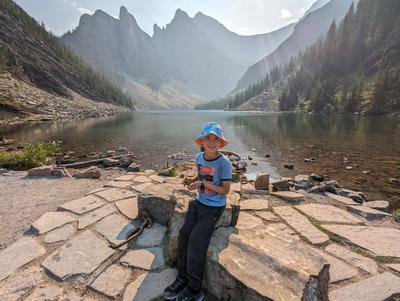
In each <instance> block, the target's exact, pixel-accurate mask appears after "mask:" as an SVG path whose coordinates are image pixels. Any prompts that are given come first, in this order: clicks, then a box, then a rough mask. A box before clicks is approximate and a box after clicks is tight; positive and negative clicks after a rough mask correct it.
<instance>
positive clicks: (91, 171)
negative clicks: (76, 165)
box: [74, 166, 101, 179]
mask: <svg viewBox="0 0 400 301" xmlns="http://www.w3.org/2000/svg"><path fill="white" fill-rule="evenodd" d="M100 176H101V172H100V168H98V167H96V166H91V167H89V168H87V169H85V170H82V171H77V172H76V173H75V174H74V177H75V178H77V179H99V178H100Z"/></svg>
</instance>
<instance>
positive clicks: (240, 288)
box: [205, 225, 329, 301]
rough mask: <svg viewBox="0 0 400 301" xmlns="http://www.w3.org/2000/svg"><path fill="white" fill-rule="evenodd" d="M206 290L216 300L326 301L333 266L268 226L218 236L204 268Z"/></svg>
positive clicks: (224, 231)
mask: <svg viewBox="0 0 400 301" xmlns="http://www.w3.org/2000/svg"><path fill="white" fill-rule="evenodd" d="M205 280H206V284H207V289H208V290H209V291H210V292H211V294H213V295H214V296H216V298H218V300H237V301H261V300H276V301H294V300H318V301H319V300H321V301H322V300H328V299H327V296H328V284H329V265H328V263H327V262H326V261H325V259H324V258H323V257H321V256H320V255H319V254H318V253H316V252H315V251H314V250H312V249H311V248H309V247H307V246H306V245H304V244H302V243H300V242H298V241H291V242H289V241H285V240H281V239H279V238H278V237H275V236H272V235H270V234H269V233H268V232H266V230H265V227H264V226H262V225H261V226H259V227H256V228H252V229H249V230H239V232H237V230H235V229H234V228H219V229H217V230H216V231H215V233H214V235H213V237H212V239H211V243H210V248H209V250H208V260H207V263H206V272H205Z"/></svg>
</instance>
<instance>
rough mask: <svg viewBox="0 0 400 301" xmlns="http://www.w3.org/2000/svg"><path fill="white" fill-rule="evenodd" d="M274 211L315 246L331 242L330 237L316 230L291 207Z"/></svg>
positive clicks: (276, 208)
mask: <svg viewBox="0 0 400 301" xmlns="http://www.w3.org/2000/svg"><path fill="white" fill-rule="evenodd" d="M273 210H274V212H275V213H276V214H278V215H279V216H280V217H281V218H282V219H283V220H285V221H286V222H287V223H288V224H289V225H290V226H291V227H292V228H293V229H294V230H295V231H296V232H297V233H299V234H300V235H301V236H303V237H304V238H305V239H307V240H308V241H309V242H310V243H312V244H313V245H318V244H323V243H326V242H327V241H329V237H328V235H326V234H325V233H324V232H322V231H320V230H319V229H318V228H316V227H315V226H314V225H313V224H311V222H310V221H309V220H308V219H307V218H306V217H305V216H304V215H302V214H300V213H299V212H298V211H296V210H295V209H293V208H291V207H289V206H279V207H273Z"/></svg>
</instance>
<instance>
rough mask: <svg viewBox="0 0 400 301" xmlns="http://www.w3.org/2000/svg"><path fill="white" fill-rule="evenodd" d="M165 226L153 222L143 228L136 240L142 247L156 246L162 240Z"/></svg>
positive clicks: (165, 229)
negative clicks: (149, 226)
mask: <svg viewBox="0 0 400 301" xmlns="http://www.w3.org/2000/svg"><path fill="white" fill-rule="evenodd" d="M166 233H167V227H165V226H162V225H160V224H157V223H154V224H153V225H152V226H151V228H145V229H144V230H143V232H142V234H140V236H139V238H138V239H137V241H136V244H137V245H138V246H140V247H143V248H150V247H158V246H160V245H161V243H162V242H163V240H164V237H165V235H166Z"/></svg>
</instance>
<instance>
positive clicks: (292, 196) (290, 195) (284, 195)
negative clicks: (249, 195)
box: [271, 191, 304, 202]
mask: <svg viewBox="0 0 400 301" xmlns="http://www.w3.org/2000/svg"><path fill="white" fill-rule="evenodd" d="M271 195H274V196H277V197H279V198H281V199H284V200H285V201H289V202H300V201H302V200H304V196H303V195H302V194H300V193H297V192H293V191H276V192H271Z"/></svg>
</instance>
